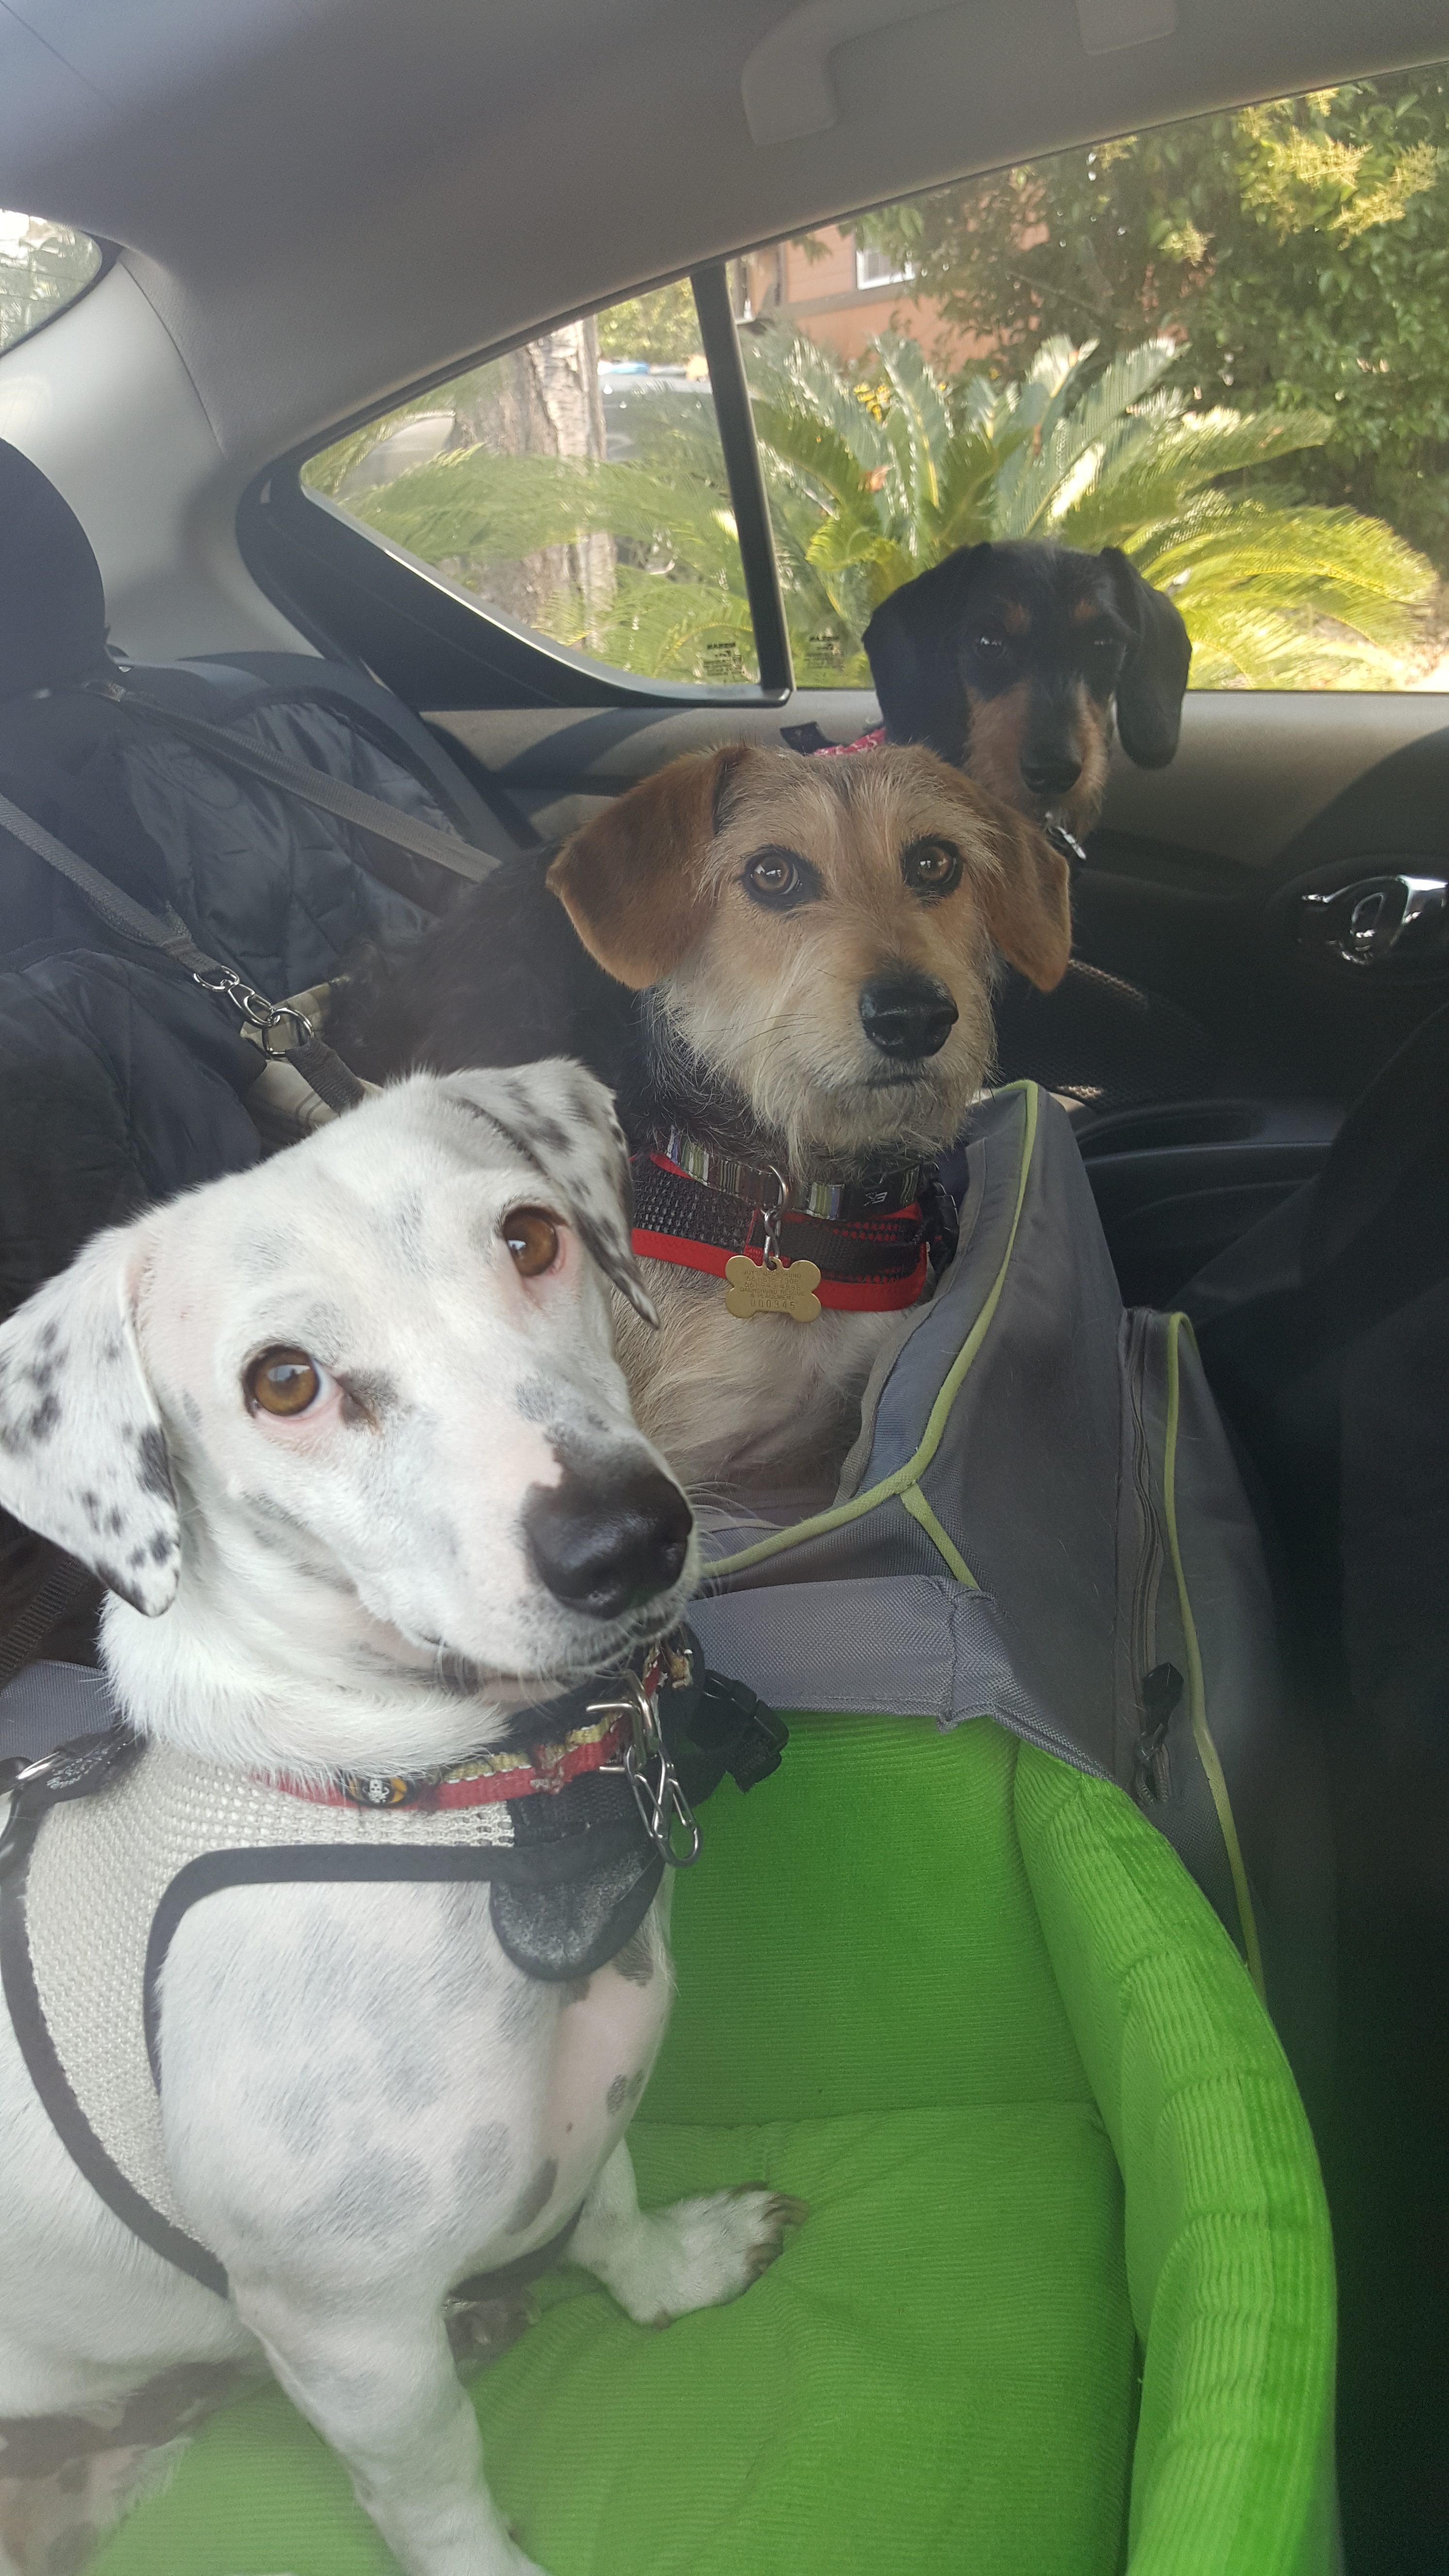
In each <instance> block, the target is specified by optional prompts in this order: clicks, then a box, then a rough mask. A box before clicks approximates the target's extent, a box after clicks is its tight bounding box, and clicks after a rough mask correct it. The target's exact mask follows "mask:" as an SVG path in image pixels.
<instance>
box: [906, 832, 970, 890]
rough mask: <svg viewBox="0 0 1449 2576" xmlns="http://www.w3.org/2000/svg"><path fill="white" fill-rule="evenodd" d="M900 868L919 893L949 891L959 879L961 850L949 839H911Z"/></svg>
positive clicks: (957, 883) (909, 883)
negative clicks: (917, 888)
mask: <svg viewBox="0 0 1449 2576" xmlns="http://www.w3.org/2000/svg"><path fill="white" fill-rule="evenodd" d="M901 868H902V872H903V874H904V876H905V880H906V883H907V885H909V886H917V887H919V889H920V891H921V893H922V894H949V893H950V891H951V889H952V887H953V886H955V885H959V884H960V882H961V853H960V851H959V850H958V849H957V848H956V847H955V845H954V844H953V843H952V842H950V841H912V843H911V845H910V848H909V849H908V850H905V851H903V853H902V855H901Z"/></svg>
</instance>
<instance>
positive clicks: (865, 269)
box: [855, 242, 915, 294]
mask: <svg viewBox="0 0 1449 2576" xmlns="http://www.w3.org/2000/svg"><path fill="white" fill-rule="evenodd" d="M914 275H915V271H914V269H913V268H912V266H911V263H910V261H909V260H908V259H904V258H902V257H901V256H900V254H899V253H897V252H894V251H889V250H880V249H878V248H877V247H876V245H875V244H874V243H873V242H857V243H856V245H855V282H856V285H857V287H858V288H859V289H860V291H861V293H862V294H864V293H865V292H866V290H867V289H868V288H869V287H873V286H907V285H909V283H910V281H911V279H912V277H913V276H914Z"/></svg>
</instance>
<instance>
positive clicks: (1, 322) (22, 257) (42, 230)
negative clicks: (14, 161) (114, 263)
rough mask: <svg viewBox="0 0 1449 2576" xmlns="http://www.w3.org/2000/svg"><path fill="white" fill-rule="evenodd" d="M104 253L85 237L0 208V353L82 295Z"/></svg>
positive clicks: (41, 218) (40, 218) (64, 226)
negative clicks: (0, 350)
mask: <svg viewBox="0 0 1449 2576" xmlns="http://www.w3.org/2000/svg"><path fill="white" fill-rule="evenodd" d="M104 262H105V253H104V251H103V250H102V248H101V245H100V243H99V242H96V241H92V240H91V237H90V235H89V233H77V232H72V231H71V229H70V227H69V225H67V224H52V223H48V222H47V221H46V219H45V217H44V216H43V215H22V214H18V213H15V212H7V211H6V210H5V209H3V208H0V349H10V348H13V347H14V345H15V343H16V341H17V340H25V339H28V338H29V336H30V334H31V332H32V331H38V330H39V329H40V326H41V324H42V323H43V322H52V321H54V319H55V316H56V314H57V313H63V312H64V311H65V308H66V306H67V305H68V304H74V302H75V299H76V297H77V296H78V295H83V294H84V293H85V290H86V288H87V287H88V286H89V285H90V284H91V283H92V281H93V279H95V278H96V277H98V276H99V275H100V272H101V269H102V267H103V265H104Z"/></svg>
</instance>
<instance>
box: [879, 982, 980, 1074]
mask: <svg viewBox="0 0 1449 2576" xmlns="http://www.w3.org/2000/svg"><path fill="white" fill-rule="evenodd" d="M958 1016H959V1015H958V1013H957V1009H956V1005H955V1003H954V1002H953V1001H952V999H951V996H950V994H949V993H948V992H947V990H946V987H945V985H944V984H943V983H942V982H941V981H940V979H939V977H938V976H935V975H872V977H871V979H870V982H869V983H868V984H863V985H862V986H861V990H860V1018H861V1026H862V1027H863V1028H864V1030H865V1034H866V1036H867V1037H868V1038H869V1040H870V1042H871V1045H872V1046H878V1047H879V1048H880V1051H881V1054H882V1055H900V1056H923V1055H939V1053H940V1051H941V1049H942V1047H943V1046H944V1045H945V1043H946V1040H947V1039H948V1037H949V1036H950V1034H951V1031H952V1030H953V1029H954V1027H955V1025H956V1021H957V1018H958Z"/></svg>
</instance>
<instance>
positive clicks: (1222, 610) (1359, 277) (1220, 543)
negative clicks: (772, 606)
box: [739, 64, 1449, 689]
mask: <svg viewBox="0 0 1449 2576" xmlns="http://www.w3.org/2000/svg"><path fill="white" fill-rule="evenodd" d="M852 239H853V242H854V255H855V269H854V278H855V286H854V291H850V290H849V275H848V272H847V273H846V274H842V270H843V269H844V266H845V258H846V248H847V244H848V243H849V242H850V241H851V240H852ZM740 265H741V268H742V270H743V271H744V287H743V292H742V294H741V296H740V299H739V309H740V310H741V311H743V312H744V313H746V314H747V315H748V316H749V319H748V321H747V322H746V325H745V328H744V332H743V345H744V349H745V356H746V367H747V372H748V375H749V379H750V385H751V391H752V394H753V397H754V403H755V417H756V424H757V429H758V434H759V440H760V446H761V453H762V458H763V464H764V471H765V478H766V483H767V488H768V491H769V496H770V505H771V513H772V518H773V522H774V528H775V536H776V551H777V555H778V558H779V563H780V572H781V580H782V585H783V588H784V593H785V606H786V612H787V618H788V623H789V630H790V638H791V646H792V651H793V655H794V663H795V672H796V677H797V680H799V681H800V682H801V683H803V684H807V685H815V686H822V685H825V686H828V685H831V684H840V685H853V686H866V685H868V680H869V673H868V667H867V664H866V658H865V654H864V650H863V647H862V644H861V636H862V634H863V631H864V628H865V625H866V623H867V621H868V619H869V617H870V615H871V612H872V610H873V609H874V608H875V606H876V605H877V604H878V602H879V601H880V600H881V599H882V598H884V597H885V596H886V594H887V593H888V592H889V591H891V590H894V589H895V588H897V587H898V585H899V584H901V583H902V582H905V581H908V580H910V579H911V578H912V577H913V576H914V575H915V574H916V573H918V572H921V571H924V570H925V569H926V568H927V567H928V566H929V565H931V564H932V563H935V562H938V561H939V560H940V559H941V558H942V557H943V556H945V555H947V554H950V553H952V552H953V551H954V550H955V549H956V548H957V547H959V546H965V545H972V544H975V543H977V542H979V541H980V540H982V539H984V538H1012V537H1026V538H1042V537H1045V538H1054V539H1056V540H1058V541H1059V542H1060V543H1062V544H1064V545H1070V546H1080V547H1084V548H1090V549H1096V548H1098V547H1100V546H1103V545H1116V546H1121V547H1123V548H1124V549H1125V550H1126V552H1127V553H1128V554H1129V555H1130V556H1131V558H1132V560H1133V561H1134V562H1135V563H1136V564H1137V566H1138V568H1139V569H1140V571H1141V572H1142V573H1143V574H1144V575H1145V576H1146V578H1147V579H1148V580H1149V581H1151V582H1153V583H1155V584H1157V585H1158V586H1159V587H1162V588H1165V589H1167V590H1169V591H1170V592H1171V594H1172V596H1173V598H1174V599H1175V600H1176V601H1177V603H1178V606H1179V607H1180V608H1181V610H1182V613H1183V616H1184V618H1185V619H1186V621H1187V625H1188V628H1189V631H1190V633H1191V635H1192V638H1193V645H1194V659H1193V675H1192V677H1193V686H1194V687H1196V688H1239V689H1279V688H1282V689H1303V688H1307V689H1325V688H1346V689H1419V688H1430V687H1437V688H1445V687H1449V296H1446V294H1445V291H1444V281H1445V278H1446V276H1449V66H1445V65H1443V64H1435V65H1430V66H1428V67H1427V68H1423V69H1419V70H1415V71H1409V72H1397V73H1389V74H1385V75H1384V76H1382V77H1381V78H1377V79H1372V80H1362V81H1354V82H1350V83H1347V84H1344V85H1343V86H1341V87H1339V88H1336V89H1331V90H1322V91H1315V92H1314V93H1312V94H1311V95H1309V96H1303V97H1297V98H1288V99H1280V100H1277V101H1274V102H1270V103H1269V104H1267V105H1265V106H1256V107H1248V108H1240V109H1237V110H1235V111H1233V112H1230V113H1225V114H1221V115H1214V116H1205V117H1197V118H1194V119H1192V120H1191V121H1189V122H1185V123H1181V124H1177V125H1171V126H1165V127H1161V128H1158V129H1157V130H1155V131H1152V132H1148V133H1144V134H1139V135H1126V136H1123V137H1120V138H1119V139H1117V140H1116V141H1113V142H1109V143H1105V144H1100V145H1096V146H1083V147H1082V148H1080V149H1078V150H1075V151H1072V152H1065V153H1059V154H1056V155H1053V156H1052V157H1051V158H1050V159H1044V160H1041V161H1037V162H1033V163H1028V164H1026V165H1024V166H1022V167H1019V168H1014V169H1008V170H999V171H995V172H993V173H991V174H989V175H988V176H986V177H984V178H979V179H971V180H964V181H958V182H956V183H954V184H953V185H951V186H949V187H945V188H937V189H934V190H932V191H931V193H930V194H929V195H926V196H922V197H917V198H915V199H913V200H911V201H910V202H908V203H906V204H902V205H897V206H887V207H884V208H880V209H877V210H876V211H875V212H873V213H871V214H869V215H865V216H862V217H860V218H859V219H858V220H857V221H856V222H855V223H854V224H853V225H852V224H850V223H848V222H843V223H842V224H840V225H832V226H827V227H825V228H823V229H822V230H821V231H820V232H819V233H818V234H816V235H814V236H811V237H807V238H806V239H804V240H796V241H790V242H784V243H780V244H778V245H776V246H775V247H773V248H771V249H768V250H766V251H763V252H760V253H757V254H754V255H753V256H752V257H751V258H749V259H748V260H746V261H743V262H742V263H741V264H740ZM867 288H870V289H872V290H873V289H876V288H879V289H880V290H881V302H880V303H879V304H878V305H877V306H875V307H874V308H873V309H872V308H871V307H869V306H867V305H866V303H865V301H864V293H863V291H864V290H865V289H867ZM842 290H845V291H842Z"/></svg>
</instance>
